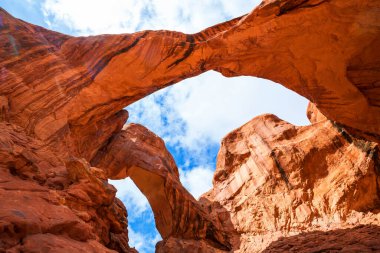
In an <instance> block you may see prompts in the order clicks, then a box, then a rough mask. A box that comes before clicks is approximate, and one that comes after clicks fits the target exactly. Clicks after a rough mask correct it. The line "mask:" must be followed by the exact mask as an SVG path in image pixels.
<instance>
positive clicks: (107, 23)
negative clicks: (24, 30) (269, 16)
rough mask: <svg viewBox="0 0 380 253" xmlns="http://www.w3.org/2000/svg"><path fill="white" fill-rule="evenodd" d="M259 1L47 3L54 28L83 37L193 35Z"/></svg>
mask: <svg viewBox="0 0 380 253" xmlns="http://www.w3.org/2000/svg"><path fill="white" fill-rule="evenodd" d="M259 2H260V1H258V0H254V1H247V0H236V1H233V2H231V1H229V0H204V1H193V0H181V1H179V0H107V1H104V0H45V1H44V2H43V12H44V15H45V19H46V21H47V23H48V24H50V26H51V28H54V29H59V28H60V27H61V26H62V25H65V26H66V27H68V28H70V29H71V30H72V31H73V32H75V33H77V34H80V35H89V34H100V33H130V32H134V31H136V30H144V29H166V30H180V31H183V32H188V33H194V32H197V31H199V30H201V29H204V28H206V27H208V26H211V25H214V24H216V23H219V22H222V21H225V20H227V19H230V18H233V17H236V16H240V15H243V14H245V13H248V12H249V11H250V10H251V9H252V8H253V7H254V6H255V5H257V4H258V3H259Z"/></svg>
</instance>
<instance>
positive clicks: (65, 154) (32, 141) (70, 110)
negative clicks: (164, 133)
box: [0, 0, 380, 252]
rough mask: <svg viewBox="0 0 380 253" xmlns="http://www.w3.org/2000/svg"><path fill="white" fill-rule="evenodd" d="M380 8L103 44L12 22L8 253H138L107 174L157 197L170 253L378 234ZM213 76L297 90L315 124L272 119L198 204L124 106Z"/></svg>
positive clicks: (325, 8) (5, 119)
mask: <svg viewBox="0 0 380 253" xmlns="http://www.w3.org/2000/svg"><path fill="white" fill-rule="evenodd" d="M379 8H380V3H379V2H378V1H369V0H364V1H357V0H330V1H324V0H301V1H300V0H286V1H280V0H271V1H264V2H263V3H262V4H261V5H260V6H259V7H257V8H256V9H255V10H253V11H252V12H251V13H249V14H247V15H245V16H243V17H240V18H237V19H234V20H231V21H228V22H225V23H222V24H219V25H216V26H214V27H210V28H208V29H206V30H204V31H202V32H200V33H197V34H192V35H187V34H183V33H179V32H170V31H145V32H139V33H135V34H123V35H101V36H92V37H71V36H67V35H63V34H60V33H56V32H52V31H49V30H46V29H44V28H41V27H37V26H34V25H31V24H28V23H26V22H24V21H21V20H18V19H15V18H13V17H12V16H10V15H9V14H8V13H6V12H5V11H4V10H2V9H0V17H1V20H2V22H1V24H0V59H1V61H0V121H1V123H0V129H1V132H0V173H1V181H0V191H1V195H0V199H1V201H2V205H3V206H4V208H1V210H0V217H2V218H1V220H0V232H1V233H0V249H1V250H2V251H5V250H8V251H10V252H12V251H15V252H17V251H26V252H28V251H30V252H39V251H41V249H42V248H48V249H51V250H52V251H59V250H62V251H64V252H66V251H70V250H71V251H78V249H79V248H81V249H85V250H88V251H94V252H107V250H108V249H110V251H111V249H113V250H116V251H118V252H133V250H132V249H130V248H129V246H128V236H127V230H126V228H127V222H126V211H125V208H124V207H123V205H122V204H121V202H120V201H119V200H117V199H116V198H115V189H114V188H113V187H112V186H111V185H109V184H108V183H107V177H113V178H120V177H124V176H131V177H132V179H133V180H134V181H135V182H136V184H137V185H138V186H139V187H140V189H141V190H142V192H144V193H145V194H146V196H147V197H148V199H149V201H150V203H151V205H152V207H153V210H154V212H155V217H156V222H157V226H158V229H159V231H160V232H161V234H162V235H163V238H164V241H163V242H161V243H159V244H158V246H157V251H158V252H178V251H181V252H194V250H198V251H200V252H220V251H221V250H227V249H229V248H231V247H232V248H233V249H236V250H238V249H239V250H240V251H241V252H254V251H257V250H259V249H264V248H265V247H266V246H267V245H268V244H269V242H270V241H271V240H273V239H275V238H277V237H278V236H281V235H284V236H288V235H291V234H294V233H299V232H301V231H305V230H306V231H307V230H315V229H320V230H329V229H334V228H345V227H350V226H354V225H357V224H360V223H364V224H367V223H368V224H377V225H378V220H379V218H378V217H376V215H375V214H373V213H378V211H377V209H378V208H379V202H378V201H379V193H378V192H379V190H378V185H379V182H378V180H379V179H378V174H379V168H378V166H379V165H378V157H379V154H378V144H377V143H376V141H377V142H378V141H379V139H380V137H379V136H380V102H379V97H380V88H379V87H380V86H379V85H378V83H379V80H380V61H379V59H380V57H379V56H380V55H379V50H377V47H378V44H379V43H380V32H379V27H380V15H378V10H379ZM326 17H328V18H326ZM208 70H216V71H219V72H221V73H222V74H224V75H226V76H237V75H251V76H258V77H263V78H267V79H271V80H273V81H276V82H279V83H281V84H283V85H284V86H286V87H288V88H289V89H292V90H294V91H296V92H298V93H299V94H301V95H303V96H305V97H307V98H308V99H310V100H311V101H312V102H314V104H315V107H314V108H311V109H310V113H309V115H310V117H311V120H312V121H313V122H314V124H313V125H312V126H309V127H301V128H299V127H295V126H292V125H290V124H288V123H286V122H283V121H281V120H279V119H278V118H276V117H275V116H271V115H264V116H261V117H259V118H256V119H254V120H253V121H252V122H250V123H248V124H247V125H245V126H243V127H242V128H240V129H238V130H236V131H234V132H232V133H231V134H229V135H228V136H227V137H226V138H225V139H224V142H223V146H222V148H221V151H220V155H219V158H218V167H217V171H216V174H215V179H214V184H215V185H214V189H213V190H212V191H211V192H209V193H208V194H207V195H205V197H204V198H203V200H202V201H200V202H197V201H195V200H194V199H193V198H192V197H191V195H189V194H188V193H187V191H186V190H185V189H184V188H183V187H182V186H181V184H180V183H179V180H178V171H177V169H176V166H175V163H174V162H173V159H172V158H171V156H170V154H169V153H168V152H167V151H166V150H165V148H164V144H163V142H162V141H161V140H160V139H159V138H157V137H156V136H154V135H153V134H152V133H150V132H149V131H148V130H146V129H144V128H142V127H140V126H129V127H128V128H127V129H125V130H122V126H123V124H124V123H125V121H126V119H127V117H128V114H127V113H126V112H125V111H123V108H124V107H125V106H126V105H128V104H130V103H132V102H134V101H136V100H138V99H140V98H142V97H144V96H146V95H148V94H150V93H152V92H154V91H156V90H158V89H161V88H163V87H166V86H168V85H171V84H174V83H176V82H179V81H181V80H183V79H185V78H189V77H192V76H195V75H198V74H200V73H202V72H205V71H208ZM317 108H318V109H319V110H320V111H321V112H322V113H323V115H326V117H327V118H329V119H331V120H333V121H334V123H332V122H330V121H327V120H326V119H325V117H324V116H322V114H321V113H319V112H318V110H317ZM363 138H364V139H363ZM370 140H371V141H375V142H370ZM119 148H120V149H119ZM125 155H126V157H124V156H125ZM89 162H92V165H93V166H95V165H96V166H98V167H99V168H96V167H91V165H90V164H89ZM145 180H150V181H149V182H150V183H146V182H145ZM153 186H154V187H153ZM157 200H159V201H160V203H162V205H163V206H164V207H165V209H161V208H160V207H159V206H158V205H157V203H156V202H157ZM161 201H162V202H161ZM358 217H361V218H358ZM187 221H189V223H190V224H187ZM349 231H351V232H352V230H349ZM355 231H356V230H355ZM370 231H372V230H370ZM342 233H344V232H342ZM238 234H240V237H239V236H237V235H238ZM297 238H299V237H296V239H297ZM37 241H38V243H36V242H37ZM279 245H281V243H280V244H279ZM275 246H276V245H275ZM275 246H273V247H275ZM276 247H277V246H276ZM279 247H280V246H279ZM281 247H283V246H281ZM107 248H108V249H107ZM268 249H270V248H268Z"/></svg>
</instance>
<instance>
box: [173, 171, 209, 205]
mask: <svg viewBox="0 0 380 253" xmlns="http://www.w3.org/2000/svg"><path fill="white" fill-rule="evenodd" d="M213 175H214V170H213V169H212V168H210V167H201V166H200V167H196V168H193V169H192V170H189V171H185V170H181V169H180V179H181V183H182V184H183V186H184V187H185V188H186V189H187V190H188V191H189V192H190V193H191V194H192V195H193V196H194V198H196V199H198V198H199V197H200V196H201V195H202V194H203V193H205V192H206V191H208V190H210V189H211V188H212V177H213Z"/></svg>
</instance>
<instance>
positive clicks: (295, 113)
mask: <svg viewBox="0 0 380 253" xmlns="http://www.w3.org/2000/svg"><path fill="white" fill-rule="evenodd" d="M306 106H307V100H306V99H305V98H303V97H301V96H299V95H298V94H296V93H294V92H292V91H290V90H288V89H286V88H284V87H282V86H280V85H278V84H274V83H273V82H271V81H268V80H264V79H258V78H253V77H239V78H225V77H223V76H221V75H220V74H219V73H216V72H208V73H205V74H203V75H201V76H199V77H196V78H192V79H188V80H185V81H183V82H182V83H181V84H179V85H176V86H174V87H172V88H169V89H165V90H162V91H159V92H157V93H155V94H153V95H151V96H148V97H147V98H145V99H143V100H141V101H138V102H136V103H134V104H132V105H131V106H129V107H128V110H129V111H130V115H131V117H130V119H129V121H130V122H139V123H141V124H143V125H145V126H147V127H148V128H149V129H151V130H152V131H153V132H155V133H157V134H158V135H159V136H161V137H163V139H164V140H165V141H166V142H167V144H169V145H172V146H178V147H183V148H185V149H188V150H189V151H191V152H192V153H193V155H195V156H197V155H204V149H205V148H207V147H208V146H209V145H210V144H212V143H215V144H216V143H219V142H220V141H221V139H222V138H223V136H225V135H226V134H227V133H228V132H230V131H232V130H233V129H235V128H238V127H239V126H241V125H243V124H244V123H246V122H248V121H249V120H250V119H252V118H253V117H255V116H257V115H260V114H263V113H273V114H275V115H278V116H279V117H280V118H282V119H284V120H287V121H289V122H291V123H293V124H296V125H306V124H308V120H307V118H306ZM165 118H166V120H165Z"/></svg>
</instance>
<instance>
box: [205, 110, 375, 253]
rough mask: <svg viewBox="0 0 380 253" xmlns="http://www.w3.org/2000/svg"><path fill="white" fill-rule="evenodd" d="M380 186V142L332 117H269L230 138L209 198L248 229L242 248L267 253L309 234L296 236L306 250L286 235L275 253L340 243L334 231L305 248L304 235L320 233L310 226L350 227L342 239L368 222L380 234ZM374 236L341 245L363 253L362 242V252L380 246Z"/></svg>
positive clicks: (221, 154)
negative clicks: (305, 121)
mask: <svg viewBox="0 0 380 253" xmlns="http://www.w3.org/2000/svg"><path fill="white" fill-rule="evenodd" d="M309 108H310V107H309ZM315 113H317V112H314V114H315ZM309 115H310V113H309ZM379 183H380V161H379V148H378V143H375V142H370V141H367V140H363V139H357V138H355V137H353V136H352V135H350V134H349V133H348V132H346V131H345V130H344V129H343V128H341V127H340V126H339V125H337V124H335V123H333V122H331V121H329V120H322V121H319V122H317V123H314V124H312V125H310V126H304V127H296V126H294V125H291V124H289V123H287V122H285V121H283V120H281V119H279V118H277V117H276V116H274V115H269V114H268V115H262V116H259V117H256V118H254V119H253V120H251V121H250V122H248V123H247V124H245V125H244V126H242V127H241V128H239V129H237V130H235V131H233V132H231V133H229V134H228V135H227V136H226V137H225V138H224V139H223V141H222V146H221V149H220V151H219V154H218V158H217V168H216V172H215V175H214V186H213V189H212V190H211V191H210V192H208V193H206V194H204V195H203V198H204V199H202V200H201V201H206V202H210V201H211V202H215V201H216V202H218V203H220V205H221V206H222V208H223V210H227V211H228V213H229V214H230V219H231V222H232V223H233V226H234V228H235V229H236V231H237V232H238V234H240V241H239V245H237V246H236V247H235V248H236V249H239V250H238V251H237V252H259V251H261V250H264V249H266V247H268V246H269V244H270V243H271V242H273V241H276V240H277V239H278V238H280V237H288V236H292V235H296V234H299V233H306V234H305V235H304V236H300V237H293V238H292V239H291V241H289V244H291V245H293V243H294V242H295V241H297V239H299V240H300V241H298V242H297V243H298V244H300V245H299V246H297V247H299V251H298V250H296V248H297V247H295V248H294V249H293V248H291V246H289V245H287V247H288V248H286V247H285V248H284V247H283V245H286V244H287V239H286V238H285V239H282V243H279V244H274V245H272V246H271V247H269V249H268V250H267V252H280V250H281V249H282V250H284V251H285V250H294V252H301V251H302V250H303V251H302V252H309V251H308V250H311V249H312V248H317V247H319V246H321V247H322V248H323V247H324V246H323V245H320V244H321V243H322V244H323V241H324V240H326V244H328V243H332V242H328V240H329V238H330V236H327V234H326V238H325V239H320V240H315V241H313V242H308V246H305V245H303V243H302V242H301V241H302V240H307V239H305V238H313V236H310V237H309V236H308V232H309V231H315V230H317V231H329V230H333V231H334V230H337V229H343V228H344V229H347V228H350V229H347V230H340V231H339V232H337V233H338V234H337V235H336V237H339V236H338V235H340V236H343V237H344V236H345V235H344V234H345V233H349V234H350V233H351V232H352V230H351V228H355V227H357V226H358V225H360V224H364V225H372V226H373V227H371V231H374V232H375V234H376V235H379V233H380V227H379V225H380V215H379V211H380V195H379V188H378V186H379ZM217 210H218V209H216V210H215V208H214V210H213V213H215V215H217ZM354 231H356V230H354ZM363 231H365V229H364V230H363ZM317 235H318V233H316V234H315V236H314V237H318V236H317ZM321 235H323V233H321ZM330 235H331V237H332V238H333V237H334V236H333V235H334V232H331V233H330ZM368 236H369V237H368V240H370V241H371V243H370V244H369V245H366V242H364V241H361V240H357V241H355V240H356V239H355V237H354V236H353V237H351V238H345V241H344V240H342V241H339V247H341V249H343V248H345V250H346V252H359V251H356V247H359V246H360V247H362V249H363V251H360V252H367V251H371V249H372V250H374V249H376V250H380V242H378V241H377V239H376V240H375V238H376V236H372V235H371V234H369V235H368ZM322 237H323V236H322ZM322 237H321V238H322ZM362 243H364V244H365V245H362ZM345 244H346V245H345ZM351 244H352V245H351ZM279 245H282V246H281V247H279ZM374 245H376V247H375V248H373V246H374ZM275 249H277V250H278V251H275ZM301 249H302V250H301ZM364 249H365V250H364Z"/></svg>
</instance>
